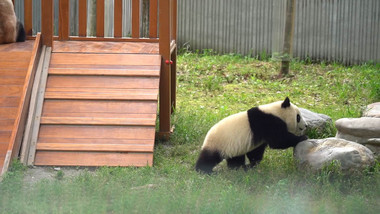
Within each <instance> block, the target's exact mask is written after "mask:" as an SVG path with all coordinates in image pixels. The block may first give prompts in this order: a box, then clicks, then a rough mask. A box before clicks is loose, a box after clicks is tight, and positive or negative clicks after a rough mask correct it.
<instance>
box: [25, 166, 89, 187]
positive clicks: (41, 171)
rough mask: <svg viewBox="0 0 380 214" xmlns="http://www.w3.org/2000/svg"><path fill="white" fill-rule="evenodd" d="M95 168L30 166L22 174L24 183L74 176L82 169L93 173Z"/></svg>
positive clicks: (81, 171)
mask: <svg viewBox="0 0 380 214" xmlns="http://www.w3.org/2000/svg"><path fill="white" fill-rule="evenodd" d="M94 170H95V168H80V167H36V166H33V167H30V168H28V169H27V170H26V172H25V176H24V182H25V184H35V183H36V182H38V181H41V180H44V179H46V180H54V179H62V178H64V179H66V178H71V177H76V176H78V175H80V174H81V173H83V172H84V171H87V172H90V173H93V172H94Z"/></svg>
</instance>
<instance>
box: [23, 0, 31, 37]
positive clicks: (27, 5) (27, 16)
mask: <svg viewBox="0 0 380 214" xmlns="http://www.w3.org/2000/svg"><path fill="white" fill-rule="evenodd" d="M32 6H33V5H32V0H25V1H24V29H25V33H26V35H30V36H31V35H32V34H33V32H32V28H33V22H32V21H33V7H32Z"/></svg>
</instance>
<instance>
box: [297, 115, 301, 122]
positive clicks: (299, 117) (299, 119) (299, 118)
mask: <svg viewBox="0 0 380 214" xmlns="http://www.w3.org/2000/svg"><path fill="white" fill-rule="evenodd" d="M300 121H301V116H300V115H299V114H297V123H299V122H300Z"/></svg>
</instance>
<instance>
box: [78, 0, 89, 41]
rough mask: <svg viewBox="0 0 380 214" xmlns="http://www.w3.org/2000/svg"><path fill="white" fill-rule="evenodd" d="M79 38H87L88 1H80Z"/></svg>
mask: <svg viewBox="0 0 380 214" xmlns="http://www.w3.org/2000/svg"><path fill="white" fill-rule="evenodd" d="M78 25H79V36H82V37H86V36H87V0H79V21H78Z"/></svg>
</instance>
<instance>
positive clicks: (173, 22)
mask: <svg viewBox="0 0 380 214" xmlns="http://www.w3.org/2000/svg"><path fill="white" fill-rule="evenodd" d="M171 1H172V5H171V6H172V7H171V44H172V45H173V46H175V47H174V48H173V47H171V50H172V51H171V59H172V61H173V63H172V64H171V106H172V109H171V112H172V113H173V110H174V109H175V107H176V96H177V92H176V89H177V0H171ZM173 41H174V42H173Z"/></svg>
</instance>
